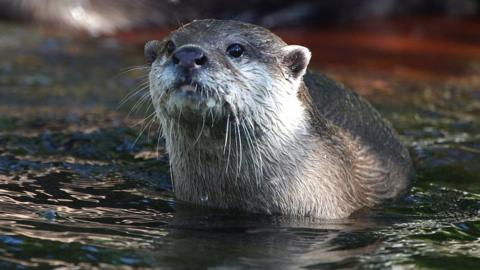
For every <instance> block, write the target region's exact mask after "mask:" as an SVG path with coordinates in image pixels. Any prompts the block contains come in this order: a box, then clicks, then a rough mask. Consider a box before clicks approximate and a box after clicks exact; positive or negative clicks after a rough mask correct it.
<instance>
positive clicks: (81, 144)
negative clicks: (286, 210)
mask: <svg viewBox="0 0 480 270" xmlns="http://www.w3.org/2000/svg"><path fill="white" fill-rule="evenodd" d="M0 31H1V32H2V36H1V37H0V59H1V60H0V269H9V268H16V269H30V268H40V269H41V268H44V269H51V268H57V269H65V268H75V267H76V268H77V269H85V268H87V269H88V268H102V269H108V268H120V267H123V268H122V269H131V268H144V269H150V268H152V269H155V268H180V269H182V268H183V269H191V268H228V269H230V268H232V269H239V268H246V267H248V268H274V269H291V268H302V267H303V268H308V269H350V268H362V269H363V268H368V269H385V268H397V267H398V268H400V269H403V268H405V269H410V268H414V267H421V268H425V269H476V268H478V267H479V266H480V242H479V239H480V218H479V211H480V177H479V175H480V166H478V164H479V162H480V135H479V134H480V133H479V131H480V119H479V117H478V115H480V71H479V69H478V68H477V67H478V63H479V62H475V61H474V60H472V62H471V63H470V62H469V63H465V65H468V66H469V67H470V68H469V72H462V73H461V76H455V77H447V76H445V75H444V74H443V73H442V74H441V75H440V76H438V77H435V78H431V76H429V78H428V79H425V78H423V79H422V80H419V79H418V77H415V76H413V75H412V74H411V73H407V75H406V76H397V75H398V74H397V75H395V74H394V75H391V74H390V75H388V74H387V75H386V74H385V73H381V72H380V73H379V72H378V70H377V71H375V70H371V69H368V70H363V71H362V70H361V69H359V68H358V67H355V66H354V67H352V68H351V69H348V68H345V66H323V67H322V66H320V67H322V68H323V70H324V71H325V72H327V73H328V74H329V75H331V76H333V77H335V78H337V79H339V80H341V81H342V82H344V83H345V84H347V85H350V86H353V87H357V88H359V89H360V91H361V93H363V94H364V95H366V96H367V97H368V98H369V99H370V100H372V101H373V103H374V104H375V106H376V107H377V108H379V110H380V111H381V112H382V113H383V114H384V115H385V116H386V117H387V118H388V119H390V120H391V121H392V123H393V124H394V126H395V127H396V128H397V129H398V130H399V132H400V134H401V135H402V139H403V140H404V141H405V143H406V144H407V145H408V146H409V149H410V150H411V152H412V155H413V157H414V160H415V164H416V167H417V170H418V180H417V182H416V183H415V184H414V187H413V189H412V192H411V193H410V194H409V195H408V196H406V197H405V198H404V199H402V200H400V201H399V202H395V203H388V204H386V205H384V206H380V207H377V208H375V209H371V210H365V211H363V212H361V213H358V214H356V215H355V216H353V217H352V218H349V219H344V220H334V221H323V220H316V219H311V218H298V217H297V218H293V217H266V216H257V215H247V214H234V213H225V212H217V211H211V210H208V209H198V208H191V207H190V206H188V205H183V204H181V203H178V202H176V201H175V199H174V196H173V194H172V191H171V185H170V182H169V177H170V176H169V171H168V160H167V158H166V156H165V153H164V150H163V147H162V143H161V142H160V143H158V141H157V137H156V136H157V133H156V129H157V127H156V126H155V125H153V126H152V127H150V128H147V129H146V130H145V132H144V135H142V136H140V137H139V136H138V134H139V132H140V130H141V129H142V124H141V123H140V125H136V124H137V123H138V122H139V121H140V120H141V118H139V117H140V115H142V114H144V115H148V114H149V110H151V108H147V107H148V105H145V106H140V107H139V108H140V112H138V113H133V114H131V115H130V116H129V117H127V116H126V115H127V114H128V112H129V109H130V108H131V107H132V106H133V105H134V104H135V100H137V99H138V97H137V98H133V100H132V101H127V102H126V104H125V105H124V106H123V107H120V108H119V109H117V107H118V104H119V102H120V100H121V99H122V98H123V97H125V96H126V95H127V93H128V92H129V91H131V90H133V89H135V87H137V86H138V85H139V83H140V82H141V79H137V77H139V76H141V75H142V73H141V72H140V71H132V72H127V73H123V74H120V73H121V72H120V71H121V69H122V68H125V67H129V66H133V65H139V64H141V63H143V59H142V52H141V48H140V47H135V46H133V47H132V46H129V45H125V44H124V43H121V42H119V41H118V40H115V39H108V38H106V39H94V40H92V39H86V38H80V37H76V38H75V37H65V36H57V35H55V34H52V33H48V31H47V32H45V31H38V29H35V28H29V27H27V28H25V27H20V26H17V25H8V24H3V25H0ZM314 55H315V51H314ZM456 64H457V63H456ZM434 68H435V67H432V69H434ZM380 69H381V68H380ZM143 111H146V112H143ZM156 149H158V152H157V151H156ZM205 200H208V196H207V195H206V196H205Z"/></svg>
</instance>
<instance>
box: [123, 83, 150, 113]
mask: <svg viewBox="0 0 480 270" xmlns="http://www.w3.org/2000/svg"><path fill="white" fill-rule="evenodd" d="M149 86H150V85H149V82H148V81H147V82H142V83H140V85H139V86H138V87H136V88H135V89H134V90H133V91H131V92H130V93H128V94H127V95H126V96H125V97H124V98H123V99H122V100H120V102H119V104H118V106H117V109H118V108H120V107H121V106H123V105H124V104H125V103H126V102H127V101H129V100H130V99H132V98H133V97H134V96H136V95H138V94H140V93H141V92H143V91H145V90H148V88H149Z"/></svg>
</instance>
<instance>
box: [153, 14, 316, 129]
mask: <svg viewBox="0 0 480 270" xmlns="http://www.w3.org/2000/svg"><path fill="white" fill-rule="evenodd" d="M145 55H146V58H147V61H148V63H149V64H150V65H151V69H150V74H149V79H150V94H151V97H152V101H153V104H154V106H155V109H156V111H157V114H158V115H159V117H160V118H164V119H167V120H168V119H172V120H173V119H175V122H177V123H179V124H180V125H182V126H183V127H185V128H194V127H196V126H199V125H200V126H202V125H205V121H207V122H210V124H211V125H210V126H211V127H214V126H215V124H216V123H218V124H219V125H218V126H221V127H222V128H223V129H224V128H225V122H226V121H228V120H232V121H233V122H241V121H246V122H249V123H250V124H252V123H253V124H255V125H260V126H264V127H269V126H271V125H273V124H277V123H278V122H275V120H272V119H277V118H282V117H283V118H287V119H288V118H292V116H293V115H294V114H295V113H296V112H300V111H302V110H303V109H302V104H301V102H300V101H299V99H298V97H297V92H298V91H299V88H300V85H301V82H302V77H303V75H304V74H305V71H306V68H307V65H308V63H309V61H310V56H311V54H310V51H309V50H308V49H307V48H305V47H302V46H297V45H287V44H286V43H285V42H283V41H282V40H281V39H280V38H279V37H278V36H276V35H275V34H273V33H271V32H270V31H269V30H267V29H265V28H262V27H259V26H256V25H251V24H247V23H242V22H236V21H220V20H200V21H193V22H191V23H189V24H187V25H185V26H182V27H180V28H179V29H177V30H176V31H174V32H172V33H170V34H169V35H168V36H167V37H165V38H164V39H163V40H162V41H150V42H148V43H147V44H146V46H145ZM269 121H270V122H272V121H273V122H275V123H270V122H269Z"/></svg>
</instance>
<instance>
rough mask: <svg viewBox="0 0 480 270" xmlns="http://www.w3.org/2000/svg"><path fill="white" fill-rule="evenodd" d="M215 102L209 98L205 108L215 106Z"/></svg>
mask: <svg viewBox="0 0 480 270" xmlns="http://www.w3.org/2000/svg"><path fill="white" fill-rule="evenodd" d="M215 103H216V102H215V100H214V99H213V98H209V99H208V101H207V107H208V108H212V107H213V106H215Z"/></svg>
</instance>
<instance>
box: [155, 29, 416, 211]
mask: <svg viewBox="0 0 480 270" xmlns="http://www.w3.org/2000/svg"><path fill="white" fill-rule="evenodd" d="M205 33H209V34H205ZM223 33H225V34H228V33H240V34H238V36H237V37H232V35H228V36H225V37H224V38H225V39H234V38H238V39H244V40H247V41H249V42H252V44H251V46H252V47H253V48H254V49H255V50H252V53H254V52H255V51H257V52H262V54H260V53H258V55H252V56H251V57H252V59H255V64H252V63H250V62H237V63H233V62H231V61H227V60H226V58H225V55H222V54H221V53H219V52H218V51H209V53H210V57H211V58H212V59H215V61H211V62H212V63H211V65H210V66H208V67H206V69H207V68H208V69H207V71H208V72H203V73H202V74H201V75H199V76H198V79H199V80H200V81H201V82H202V83H203V89H202V94H203V95H205V96H206V97H209V98H212V99H213V100H214V101H215V106H213V107H208V106H206V103H205V102H203V101H202V102H199V103H192V104H186V103H185V102H183V100H182V99H177V98H176V97H175V93H174V92H175V89H171V87H170V86H172V85H173V80H174V78H175V74H174V72H173V71H172V69H171V68H170V67H169V66H168V64H167V63H168V57H166V56H164V55H161V52H159V54H160V55H159V57H158V58H157V59H156V60H155V62H154V63H153V64H152V67H151V71H150V93H151V97H152V101H153V104H154V106H155V109H156V112H157V117H158V119H159V121H160V123H161V126H162V136H163V137H164V138H165V141H166V148H167V151H168V152H169V154H170V163H171V170H172V178H173V179H172V180H173V183H174V191H175V194H176V197H177V199H179V200H183V201H187V202H190V203H194V204H199V205H205V206H209V207H214V208H222V209H238V210H241V211H248V212H255V213H266V214H288V215H302V216H315V217H320V218H343V217H347V216H349V215H350V214H351V213H352V212H354V211H355V210H358V209H360V208H362V207H365V206H372V205H375V204H377V203H379V202H381V201H383V200H385V199H391V198H395V197H398V196H400V195H401V194H403V193H404V192H405V191H406V189H407V187H408V183H409V178H410V177H411V176H412V173H413V169H412V165H411V160H410V157H409V155H408V152H407V150H406V149H405V147H403V145H402V144H401V143H400V142H399V140H398V138H397V136H396V134H395V132H394V131H393V129H392V128H391V127H390V125H389V124H388V123H387V122H386V121H384V120H383V119H382V118H381V117H380V115H379V114H378V113H377V112H376V111H375V110H374V109H373V108H372V107H371V106H370V105H369V104H368V102H367V101H365V100H364V99H362V98H361V97H359V96H358V95H356V94H355V93H353V92H351V91H349V90H347V89H345V88H343V87H342V86H340V85H338V84H336V83H335V82H333V81H331V80H329V79H327V78H325V77H323V76H322V75H319V74H316V73H310V72H308V73H307V74H306V75H305V76H303V75H304V73H305V67H306V64H305V66H304V67H303V69H302V65H301V62H298V61H301V60H302V59H298V58H299V57H300V58H301V57H309V55H306V54H304V53H303V54H286V52H285V51H284V48H286V47H285V46H286V44H285V43H284V42H283V41H281V40H280V39H279V38H278V37H276V36H275V35H273V34H271V33H270V32H269V31H268V30H266V29H264V28H261V27H257V26H253V25H249V24H243V23H238V22H228V21H227V22H225V21H214V20H205V21H196V22H194V23H192V24H190V25H187V26H186V27H185V28H183V29H182V28H181V29H179V30H177V32H174V33H173V37H175V38H176V39H177V42H178V43H182V42H183V43H184V44H190V43H191V42H192V40H197V41H198V43H199V44H204V45H202V46H213V45H212V44H211V42H210V43H209V42H208V41H205V40H204V39H205V38H211V37H212V36H213V35H216V36H215V38H214V40H221V38H219V36H220V37H223V36H222V34H223ZM175 35H176V36H175ZM182 38H183V39H184V40H183V41H182ZM215 46H216V45H215ZM159 48H161V46H159ZM289 48H293V49H296V48H294V47H289ZM302 48H303V47H302ZM220 52H221V51H220ZM283 55H287V56H292V57H290V58H289V57H280V56H283ZM253 57H256V58H253ZM303 60H307V64H308V59H303ZM297 64H299V65H297ZM302 77H303V79H302Z"/></svg>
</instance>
